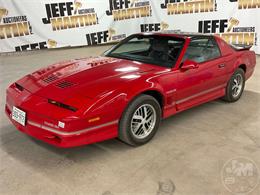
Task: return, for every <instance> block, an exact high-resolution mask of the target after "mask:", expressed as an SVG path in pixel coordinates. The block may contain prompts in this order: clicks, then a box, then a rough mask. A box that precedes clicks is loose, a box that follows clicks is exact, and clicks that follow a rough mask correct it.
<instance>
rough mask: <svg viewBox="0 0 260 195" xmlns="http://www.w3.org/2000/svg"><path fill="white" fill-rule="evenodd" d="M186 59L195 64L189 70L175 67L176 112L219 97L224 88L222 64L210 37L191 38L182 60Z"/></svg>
mask: <svg viewBox="0 0 260 195" xmlns="http://www.w3.org/2000/svg"><path fill="white" fill-rule="evenodd" d="M185 60H191V61H195V62H196V63H198V66H197V68H195V69H189V70H182V69H181V66H180V68H179V70H178V73H177V74H178V76H177V78H178V86H177V89H176V92H177V101H176V107H177V110H178V111H181V110H185V109H188V108H190V107H192V106H195V105H198V104H201V103H204V102H207V101H210V100H212V99H214V98H216V97H219V96H221V94H223V93H224V88H225V83H224V76H225V71H226V70H225V64H224V61H223V59H222V58H221V53H220V50H219V48H218V45H217V44H216V41H215V39H214V38H213V37H211V36H209V37H206V36H205V37H200V38H198V37H196V38H194V39H191V41H190V44H189V46H188V48H187V50H186V53H185V55H184V57H183V60H182V61H183V62H184V61H185ZM223 95H224V94H223Z"/></svg>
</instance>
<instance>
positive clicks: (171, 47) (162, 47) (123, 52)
mask: <svg viewBox="0 0 260 195" xmlns="http://www.w3.org/2000/svg"><path fill="white" fill-rule="evenodd" d="M183 44H184V39H181V38H177V37H171V36H159V35H141V34H138V35H132V36H130V37H128V38H126V39H125V40H123V41H121V42H120V43H119V44H118V45H117V46H115V47H114V48H112V49H111V50H109V51H108V52H107V53H105V55H106V56H108V57H115V58H121V59H128V60H135V61H140V62H144V63H149V64H155V65H158V66H163V67H168V68H171V67H173V65H174V64H175V62H176V60H177V59H178V57H179V54H180V51H181V50H182V47H183Z"/></svg>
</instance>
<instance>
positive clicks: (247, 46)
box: [231, 44, 253, 51]
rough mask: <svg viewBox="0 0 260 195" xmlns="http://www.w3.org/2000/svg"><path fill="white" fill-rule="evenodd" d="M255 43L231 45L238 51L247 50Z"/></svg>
mask: <svg viewBox="0 0 260 195" xmlns="http://www.w3.org/2000/svg"><path fill="white" fill-rule="evenodd" d="M252 46H253V45H243V44H231V47H232V48H233V49H235V50H236V51H245V50H249V49H251V47H252Z"/></svg>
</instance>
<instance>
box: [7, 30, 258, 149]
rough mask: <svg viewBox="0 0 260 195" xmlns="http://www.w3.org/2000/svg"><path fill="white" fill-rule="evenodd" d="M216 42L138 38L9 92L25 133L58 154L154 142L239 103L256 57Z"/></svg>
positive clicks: (39, 74)
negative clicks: (197, 115) (167, 129)
mask: <svg viewBox="0 0 260 195" xmlns="http://www.w3.org/2000/svg"><path fill="white" fill-rule="evenodd" d="M249 48H250V47H248V48H246V47H243V48H237V47H235V46H231V45H229V44H227V43H226V42H225V41H223V40H222V39H221V38H219V37H217V36H214V35H199V34H192V33H190V34H185V33H177V34H174V33H169V32H168V33H166V32H162V33H149V34H134V35H131V36H129V37H127V38H126V39H124V40H123V41H121V42H120V43H119V44H117V45H116V46H114V47H112V48H111V49H109V50H108V51H106V52H105V53H104V55H103V56H101V57H89V58H82V59H76V60H69V61H65V62H60V63H57V64H53V65H50V66H48V67H46V68H42V69H40V70H38V71H36V72H33V73H31V74H28V75H26V76H25V77H23V78H22V79H20V80H18V81H16V82H15V83H13V84H11V85H10V87H9V88H8V89H7V97H6V107H5V111H6V114H7V116H8V117H9V119H10V120H11V121H12V123H13V124H14V125H15V126H16V128H17V129H19V130H20V131H22V132H24V133H26V134H28V135H30V136H32V137H35V138H37V139H39V140H42V141H44V142H47V143H49V144H53V145H55V146H58V147H73V146H79V145H84V144H90V143H95V142H99V141H102V140H106V139H111V138H116V137H118V138H119V139H120V140H122V141H124V142H125V143H128V144H130V145H133V146H138V145H142V144H144V143H147V142H148V141H149V140H151V139H152V137H153V136H154V135H155V133H156V131H157V129H158V127H159V124H160V121H161V119H163V118H166V117H169V116H171V115H174V114H176V113H178V112H181V111H183V110H186V109H188V108H191V107H194V106H196V105H199V104H202V103H205V102H208V101H211V100H214V99H217V98H222V99H223V100H225V101H227V102H235V101H237V100H238V99H239V98H240V97H241V95H242V93H243V90H244V86H245V81H246V80H247V79H248V78H249V77H250V76H251V75H252V74H253V71H254V68H255V64H256V57H255V53H254V52H253V51H249Z"/></svg>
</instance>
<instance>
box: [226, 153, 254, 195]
mask: <svg viewBox="0 0 260 195" xmlns="http://www.w3.org/2000/svg"><path fill="white" fill-rule="evenodd" d="M221 177H222V182H223V185H224V186H225V188H226V189H227V190H228V191H229V192H231V193H233V194H248V193H250V192H252V191H253V190H254V189H255V188H256V187H257V185H258V181H259V171H258V167H257V166H256V163H255V162H254V161H253V160H250V159H248V158H244V157H238V158H233V159H231V160H229V161H227V162H226V163H225V164H224V166H223V168H222V172H221Z"/></svg>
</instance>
